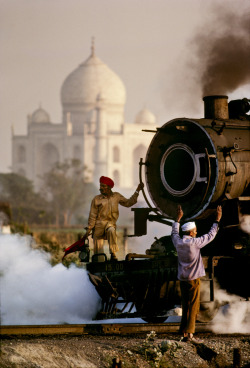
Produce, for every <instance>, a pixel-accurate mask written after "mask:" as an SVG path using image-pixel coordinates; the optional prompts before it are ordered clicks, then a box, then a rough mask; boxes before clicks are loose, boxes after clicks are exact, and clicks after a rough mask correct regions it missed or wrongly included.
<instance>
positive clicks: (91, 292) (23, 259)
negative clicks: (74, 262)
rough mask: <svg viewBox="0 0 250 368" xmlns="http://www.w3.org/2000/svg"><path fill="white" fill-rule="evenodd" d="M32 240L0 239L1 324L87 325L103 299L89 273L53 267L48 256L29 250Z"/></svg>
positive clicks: (4, 237)
mask: <svg viewBox="0 0 250 368" xmlns="http://www.w3.org/2000/svg"><path fill="white" fill-rule="evenodd" d="M30 241H31V239H30V238H29V237H21V236H18V235H0V251H1V260H0V272H1V279H0V280H1V323H2V324H3V325H13V324H17V325H25V324H27V325H33V324H60V323H85V322H86V321H90V320H91V319H92V318H93V317H94V316H95V314H96V312H97V310H98V307H99V302H100V298H99V296H98V295H97V292H96V290H95V288H94V286H93V285H92V284H91V283H90V281H89V279H88V275H87V272H86V270H84V269H81V268H77V267H75V266H71V267H70V268H69V269H67V268H66V267H64V266H63V265H62V264H58V265H56V266H54V267H52V266H51V265H50V263H49V256H48V254H47V253H44V252H41V251H38V250H34V249H32V248H30V245H29V242H30Z"/></svg>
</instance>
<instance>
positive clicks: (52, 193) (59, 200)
mask: <svg viewBox="0 0 250 368" xmlns="http://www.w3.org/2000/svg"><path fill="white" fill-rule="evenodd" d="M85 171H86V168H85V167H83V166H82V165H81V162H80V161H79V160H71V161H70V162H68V161H65V162H63V163H56V164H55V165H54V166H53V167H52V168H51V170H50V171H49V172H48V173H46V174H45V175H44V177H43V181H44V185H43V188H42V192H43V195H44V197H45V198H47V199H49V201H50V206H51V209H52V210H53V211H54V213H55V217H56V224H57V225H59V224H60V223H61V221H62V220H61V215H62V217H63V221H62V222H63V225H64V226H68V225H69V224H70V223H71V218H72V215H73V214H75V213H77V211H78V210H79V209H80V208H82V207H83V206H84V205H85V204H87V203H88V204H89V201H90V196H92V195H93V192H94V189H95V187H94V186H93V184H90V183H85V181H84V175H85Z"/></svg>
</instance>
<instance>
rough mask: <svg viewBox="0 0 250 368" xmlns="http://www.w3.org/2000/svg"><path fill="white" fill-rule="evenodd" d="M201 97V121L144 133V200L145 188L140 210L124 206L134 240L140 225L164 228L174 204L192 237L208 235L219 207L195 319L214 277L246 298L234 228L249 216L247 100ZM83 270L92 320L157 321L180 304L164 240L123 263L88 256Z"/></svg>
mask: <svg viewBox="0 0 250 368" xmlns="http://www.w3.org/2000/svg"><path fill="white" fill-rule="evenodd" d="M203 100H204V106H205V118H203V119H189V118H178V119H174V120H171V121H169V122H167V123H166V124H164V125H163V126H162V127H160V128H158V129H157V130H156V131H155V132H151V134H152V133H155V134H154V137H153V139H152V141H151V144H150V146H149V148H148V151H147V154H146V158H145V161H144V162H143V160H142V159H141V160H140V163H139V168H140V170H139V173H140V175H139V176H140V181H141V182H143V181H144V180H143V168H144V171H145V183H146V187H147V191H148V193H149V196H150V198H151V201H149V200H148V198H147V195H146V190H145V191H143V195H144V198H145V201H146V203H147V205H148V207H147V208H133V209H132V210H133V211H134V230H135V234H134V235H135V236H143V235H145V234H146V233H147V221H157V222H160V223H163V224H166V225H169V226H171V224H172V222H171V220H173V219H174V217H175V214H176V208H177V205H178V204H181V206H182V208H183V211H184V219H183V221H189V220H195V221H196V223H197V228H198V236H199V235H201V234H202V233H205V232H207V231H208V230H209V228H210V226H211V224H212V221H213V219H214V213H215V209H216V207H217V205H218V204H221V205H222V206H223V217H222V221H221V226H220V231H219V234H218V235H217V237H216V238H215V240H214V241H213V243H211V244H210V245H209V246H207V247H205V248H204V249H203V253H202V256H203V262H204V265H205V269H206V276H205V277H204V278H203V280H202V284H203V289H204V290H205V292H204V294H202V299H201V312H200V318H199V319H200V320H205V319H209V318H212V316H213V314H214V312H215V311H216V309H217V307H218V305H217V304H216V295H215V288H214V282H215V279H216V280H217V281H218V283H219V285H220V287H221V288H224V289H226V290H227V291H228V292H230V293H234V294H237V295H239V296H241V297H242V299H245V300H246V299H248V298H249V296H250V286H249V285H250V284H249V279H250V277H249V276H250V243H249V233H250V231H249V230H247V229H245V228H243V230H244V231H243V230H242V226H240V225H243V226H246V227H247V226H248V224H247V222H246V220H248V219H249V215H250V185H249V184H250V117H249V115H248V114H247V113H248V111H249V110H250V104H249V101H250V100H248V99H243V100H234V101H231V102H229V103H228V97H227V96H206V97H204V98H203ZM145 132H147V131H145ZM151 203H153V205H152V204H151ZM86 267H87V270H88V272H89V277H90V280H91V282H92V283H93V284H94V285H95V287H96V290H97V292H98V293H99V295H100V296H101V298H102V309H101V310H100V312H99V314H98V316H97V318H110V317H114V316H116V317H122V316H131V315H132V316H140V317H142V318H143V319H144V320H146V321H164V320H165V319H166V318H167V312H168V310H170V309H172V308H173V307H174V306H175V305H178V304H180V293H179V282H178V280H177V255H176V253H175V250H174V248H173V245H172V243H171V239H170V237H169V236H166V237H163V238H160V239H156V241H155V242H154V243H153V244H152V246H151V248H150V249H148V250H147V251H146V254H133V253H131V254H127V256H126V259H125V260H124V261H118V262H111V261H109V260H107V257H106V255H105V254H95V255H94V256H93V257H92V262H89V263H87V265H86ZM206 286H207V287H206Z"/></svg>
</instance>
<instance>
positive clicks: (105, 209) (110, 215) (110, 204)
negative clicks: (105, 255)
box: [88, 192, 139, 238]
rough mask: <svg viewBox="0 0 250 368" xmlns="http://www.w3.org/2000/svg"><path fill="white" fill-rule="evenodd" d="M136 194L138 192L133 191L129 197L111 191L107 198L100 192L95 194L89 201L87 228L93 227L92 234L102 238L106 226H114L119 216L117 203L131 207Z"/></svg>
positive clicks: (136, 196) (135, 200) (134, 201)
mask: <svg viewBox="0 0 250 368" xmlns="http://www.w3.org/2000/svg"><path fill="white" fill-rule="evenodd" d="M138 195H139V194H138V193H134V194H133V195H132V197H130V198H129V199H127V198H125V197H123V196H122V195H121V194H120V193H118V192H114V193H113V192H112V194H111V196H110V197H109V198H108V197H105V196H103V195H102V194H99V195H97V196H95V197H94V198H93V200H92V202H91V207H90V213H89V220H88V228H89V229H93V227H94V228H95V234H94V236H95V237H96V238H102V237H104V236H105V230H106V229H107V228H108V227H110V226H114V227H115V226H116V221H117V219H118V217H119V209H118V206H119V204H120V205H121V206H124V207H131V206H133V205H134V204H135V203H136V202H137V198H138Z"/></svg>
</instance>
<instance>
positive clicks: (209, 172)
mask: <svg viewBox="0 0 250 368" xmlns="http://www.w3.org/2000/svg"><path fill="white" fill-rule="evenodd" d="M205 153H206V158H207V163H208V176H207V187H206V191H205V194H204V196H203V198H202V201H201V204H202V203H203V202H204V200H205V198H206V196H207V192H208V188H209V184H210V180H211V164H210V155H209V154H208V150H207V148H206V147H205ZM212 157H215V155H212Z"/></svg>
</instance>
